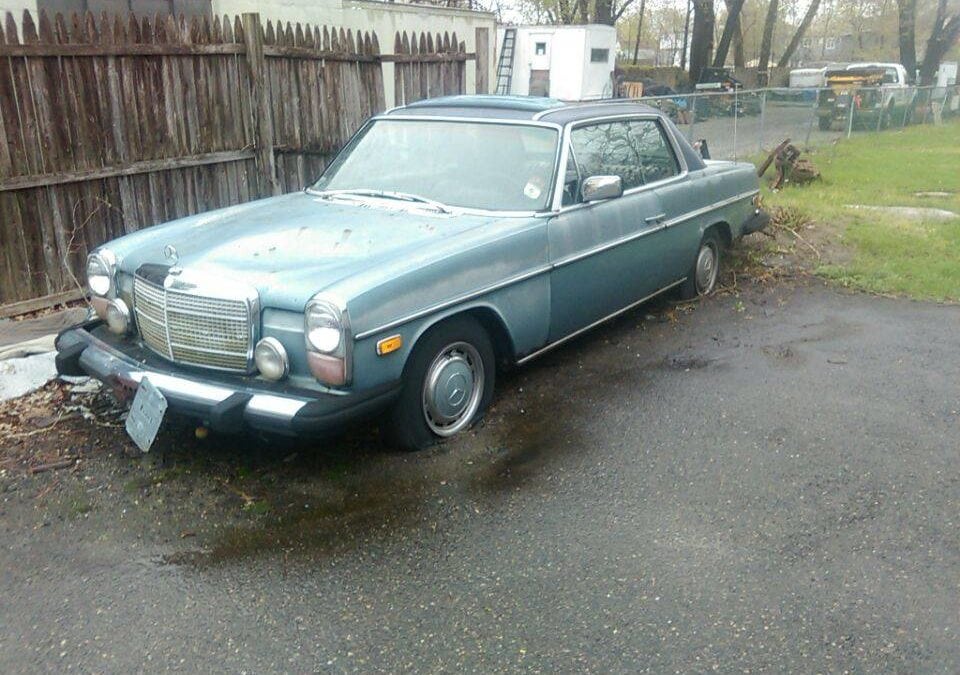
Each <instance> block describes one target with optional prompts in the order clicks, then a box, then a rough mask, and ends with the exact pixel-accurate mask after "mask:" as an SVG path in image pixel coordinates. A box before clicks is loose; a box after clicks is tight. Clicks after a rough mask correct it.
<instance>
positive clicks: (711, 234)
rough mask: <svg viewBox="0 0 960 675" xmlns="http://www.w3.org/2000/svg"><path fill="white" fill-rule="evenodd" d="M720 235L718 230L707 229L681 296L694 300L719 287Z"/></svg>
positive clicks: (681, 288) (681, 290) (683, 285)
mask: <svg viewBox="0 0 960 675" xmlns="http://www.w3.org/2000/svg"><path fill="white" fill-rule="evenodd" d="M720 251H721V245H720V237H719V236H718V235H717V232H716V230H707V231H706V232H704V234H703V239H701V240H700V248H698V249H697V257H696V258H695V259H694V261H693V267H691V268H690V272H689V273H688V274H687V279H686V281H684V282H683V284H682V285H681V286H680V297H681V298H682V299H684V300H692V299H693V298H696V297H699V296H701V295H709V294H710V293H712V292H713V290H714V289H715V288H716V287H717V279H718V278H719V277H720Z"/></svg>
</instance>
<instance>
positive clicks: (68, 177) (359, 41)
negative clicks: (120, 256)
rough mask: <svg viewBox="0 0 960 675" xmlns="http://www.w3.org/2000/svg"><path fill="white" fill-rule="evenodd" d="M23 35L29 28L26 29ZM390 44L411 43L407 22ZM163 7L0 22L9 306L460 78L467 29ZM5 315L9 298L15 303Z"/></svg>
mask: <svg viewBox="0 0 960 675" xmlns="http://www.w3.org/2000/svg"><path fill="white" fill-rule="evenodd" d="M21 35H22V40H21V38H20V36H21ZM396 43H397V44H400V45H406V44H410V39H409V38H408V37H407V36H406V35H398V36H397V38H396ZM413 43H414V44H416V45H417V46H416V47H412V46H411V47H410V48H409V49H407V48H403V49H402V50H401V49H398V50H397V54H395V55H381V54H380V46H379V41H378V38H377V36H376V35H375V34H373V33H366V32H359V31H358V32H352V31H349V30H347V31H345V30H343V29H329V28H327V27H322V28H319V27H311V26H309V25H306V26H301V25H299V24H297V25H295V26H294V25H291V24H289V23H288V24H286V25H281V24H279V23H278V24H276V26H274V24H273V23H272V22H269V21H268V22H267V23H266V25H265V26H263V25H261V22H260V17H259V15H257V14H244V15H243V16H242V17H235V18H233V19H232V20H231V19H230V18H228V17H223V18H222V19H221V18H219V17H217V18H214V19H213V21H212V22H211V21H209V20H207V19H203V18H200V17H195V18H193V19H192V20H190V21H186V20H184V18H183V17H180V18H179V19H175V18H174V17H173V16H166V15H164V16H161V15H158V16H157V17H154V18H147V17H140V18H137V17H134V16H132V15H131V16H128V17H123V18H121V17H119V16H114V17H108V16H107V15H105V14H104V15H101V16H100V17H99V19H98V18H95V17H94V16H93V15H91V14H89V13H87V14H85V15H73V16H71V17H70V18H69V19H66V18H64V17H63V16H61V15H59V14H58V15H57V16H56V17H55V19H54V20H52V21H51V20H50V19H49V18H48V17H47V16H46V14H44V13H41V14H40V16H39V20H38V21H37V22H36V23H35V22H34V21H33V18H32V17H31V16H30V14H29V13H27V12H25V13H24V18H23V21H22V23H21V26H20V30H19V31H18V29H17V25H16V23H15V21H14V20H13V17H12V16H11V15H10V14H7V17H6V24H5V26H4V27H3V28H2V29H0V304H5V303H13V302H17V301H24V300H28V299H36V298H40V297H41V296H43V297H42V298H41V302H40V303H33V302H31V303H27V304H30V305H31V306H32V305H34V304H44V303H43V301H46V300H49V301H53V300H55V299H60V298H63V297H69V296H71V295H77V294H78V291H77V289H78V287H79V284H78V280H79V281H82V278H83V273H82V268H83V265H84V261H85V258H86V255H87V253H88V252H89V251H90V250H91V249H93V248H94V247H96V246H97V245H99V244H100V243H102V242H104V241H107V240H109V239H112V238H115V237H117V236H120V235H123V234H125V233H129V232H133V231H135V230H137V229H139V228H141V227H146V226H149V225H153V224H156V223H159V222H164V221H167V220H172V219H174V218H178V217H181V216H185V215H189V214H193V213H198V212H201V211H206V210H210V209H213V208H218V207H221V206H226V205H230V204H235V203H238V202H243V201H246V200H250V199H255V198H258V197H263V196H269V195H273V194H279V193H281V192H285V191H290V190H295V189H299V188H301V187H303V186H304V185H305V184H306V183H307V182H309V181H311V180H312V179H314V178H315V177H316V176H317V175H318V174H319V173H320V171H321V170H322V169H323V167H324V166H325V165H326V163H327V162H328V161H329V160H330V158H331V156H332V155H333V153H335V152H336V151H337V150H338V149H339V148H340V147H341V146H342V145H343V143H344V142H345V141H346V140H347V139H348V138H349V136H350V135H351V134H352V133H353V132H354V131H355V130H356V129H357V128H358V127H359V125H360V124H361V123H362V122H363V121H364V120H365V119H366V118H367V117H368V116H370V115H371V114H374V113H376V112H379V111H382V110H383V108H384V89H383V71H382V63H383V62H384V61H396V72H397V73H398V75H397V82H398V91H399V90H400V83H401V82H402V87H403V89H402V91H403V98H402V99H400V95H399V94H398V101H399V100H402V101H404V102H406V101H412V100H416V99H418V98H422V97H423V96H427V95H430V96H432V95H439V94H450V93H461V92H463V91H464V77H465V67H466V61H467V60H468V59H473V58H475V55H473V54H466V53H465V49H464V46H463V44H462V43H458V42H457V41H456V38H453V39H452V40H451V39H450V38H449V37H447V36H446V35H444V36H437V38H436V41H435V42H434V40H433V39H431V38H430V36H426V37H424V36H419V37H415V38H414V40H413ZM7 313H9V312H7Z"/></svg>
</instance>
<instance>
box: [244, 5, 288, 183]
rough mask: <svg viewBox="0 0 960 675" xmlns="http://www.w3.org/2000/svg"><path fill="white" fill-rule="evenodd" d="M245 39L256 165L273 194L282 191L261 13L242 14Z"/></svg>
mask: <svg viewBox="0 0 960 675" xmlns="http://www.w3.org/2000/svg"><path fill="white" fill-rule="evenodd" d="M242 21H243V42H244V46H245V47H246V52H247V66H248V67H249V68H250V97H251V99H252V101H253V105H252V106H251V113H252V115H253V130H254V135H255V139H254V140H255V145H256V150H257V168H258V169H259V170H260V178H261V184H262V186H264V185H265V186H266V187H268V188H269V191H270V194H274V195H278V194H280V183H279V182H278V181H277V166H276V160H275V158H274V154H273V109H272V107H271V105H270V88H269V87H270V84H269V82H268V81H267V77H266V75H267V72H266V71H267V69H266V60H265V58H264V56H263V32H262V31H261V28H260V15H259V14H257V13H255V12H254V13H246V14H243V16H242Z"/></svg>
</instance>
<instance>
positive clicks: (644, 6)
mask: <svg viewBox="0 0 960 675" xmlns="http://www.w3.org/2000/svg"><path fill="white" fill-rule="evenodd" d="M646 9H647V0H640V14H639V16H638V17H637V41H636V42H635V43H634V45H633V65H637V56H639V54H640V36H641V35H642V34H643V13H644V12H645V11H646Z"/></svg>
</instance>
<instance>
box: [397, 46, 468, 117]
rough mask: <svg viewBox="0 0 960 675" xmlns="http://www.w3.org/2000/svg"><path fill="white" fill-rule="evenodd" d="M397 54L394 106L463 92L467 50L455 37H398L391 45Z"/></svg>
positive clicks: (464, 88) (464, 89)
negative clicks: (395, 103)
mask: <svg viewBox="0 0 960 675" xmlns="http://www.w3.org/2000/svg"><path fill="white" fill-rule="evenodd" d="M393 51H394V52H395V53H396V55H395V56H394V57H393V59H394V60H395V61H396V66H395V69H394V76H393V77H394V92H395V94H394V95H395V96H396V99H397V105H404V104H407V103H413V102H414V101H419V100H420V99H424V98H432V97H434V96H442V95H443V94H447V93H451V92H462V91H466V83H465V81H466V76H467V72H466V68H465V67H464V60H465V52H466V51H467V50H466V47H465V45H464V44H463V43H462V42H458V41H457V34H456V33H454V34H453V36H452V37H451V36H449V35H447V34H446V33H444V34H443V35H440V34H439V33H438V34H437V35H436V38H434V36H433V35H431V34H430V33H420V35H419V36H418V35H417V34H416V33H413V34H411V35H410V37H409V39H408V38H407V34H406V33H403V34H402V35H401V34H400V33H398V34H397V37H396V40H395V41H394V44H393Z"/></svg>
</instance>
